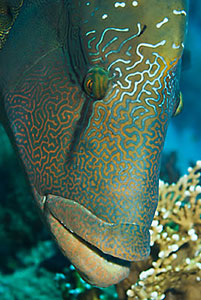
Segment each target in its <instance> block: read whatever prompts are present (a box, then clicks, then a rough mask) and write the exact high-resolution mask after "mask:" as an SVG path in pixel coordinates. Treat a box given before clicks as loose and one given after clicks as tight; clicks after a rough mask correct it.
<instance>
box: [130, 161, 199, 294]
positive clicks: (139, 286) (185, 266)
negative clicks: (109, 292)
mask: <svg viewBox="0 0 201 300" xmlns="http://www.w3.org/2000/svg"><path fill="white" fill-rule="evenodd" d="M200 171H201V161H198V162H197V163H196V166H195V167H194V168H189V169H188V175H184V176H183V177H181V178H180V179H179V181H178V182H177V183H176V184H171V185H168V184H167V183H164V182H163V181H160V185H159V190H160V192H159V204H158V208H157V211H156V214H155V217H154V220H153V222H152V226H151V229H150V233H151V245H152V246H153V250H154V251H155V252H156V253H155V258H154V259H152V266H151V268H149V269H147V270H145V271H142V272H141V273H140V274H139V279H138V281H137V282H136V283H135V284H133V285H132V286H131V288H130V289H128V290H127V296H128V299H129V300H133V299H136V300H137V299H144V300H145V299H157V300H159V299H168V297H167V291H168V290H170V289H172V290H175V291H179V292H182V293H183V294H185V293H186V295H187V294H188V297H187V298H185V299H195V300H196V299H201V288H199V287H200V286H201V226H200V225H201V186H200V181H201V174H200ZM196 286H197V287H196ZM189 287H191V288H194V287H196V289H195V290H196V291H197V294H194V295H193V298H191V296H190V293H189V289H188V288H189ZM196 297H197V298H196Z"/></svg>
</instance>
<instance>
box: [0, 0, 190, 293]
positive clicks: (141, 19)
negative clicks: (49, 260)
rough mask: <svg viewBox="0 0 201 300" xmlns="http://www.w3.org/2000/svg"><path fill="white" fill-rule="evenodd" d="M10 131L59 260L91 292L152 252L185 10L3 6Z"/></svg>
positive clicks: (93, 2) (73, 2)
mask: <svg viewBox="0 0 201 300" xmlns="http://www.w3.org/2000/svg"><path fill="white" fill-rule="evenodd" d="M0 5H1V6H2V7H1V8H0V42H1V44H0V45H1V50H0V92H1V117H2V122H3V124H4V126H5V128H6V130H7V132H8V135H9V137H10V138H11V141H12V143H13V144H14V147H15V148H16V151H17V152H18V153H19V157H20V159H21V161H22V163H23V166H24V170H25V172H26V174H27V177H28V180H29V183H30V185H31V187H32V190H33V194H34V197H35V199H36V202H37V204H38V206H39V207H40V210H41V212H42V214H43V216H44V218H45V219H46V221H47V224H48V225H49V228H50V230H51V232H52V233H53V235H54V237H55V239H56V240H57V242H58V244H59V246H60V248H61V250H62V252H63V253H64V254H65V255H66V256H67V257H68V258H69V259H70V260H71V262H72V263H73V264H74V266H75V267H76V269H77V270H78V271H79V272H80V274H81V275H82V276H83V278H85V279H86V280H87V281H88V282H89V283H91V284H94V285H97V286H103V287H105V286H109V285H111V284H115V283H117V282H119V281H121V280H122V279H123V278H125V277H126V276H127V275H128V273H129V264H130V262H131V261H138V260H143V259H144V258H146V257H147V256H148V255H149V253H150V235H149V227H150V225H151V222H152V219H153V216H154V213H155V210H156V207H157V201H158V180H159V170H160V160H161V152H162V149H163V145H164V140H165V135H166V131H167V126H168V123H169V121H170V119H171V117H172V115H174V114H175V112H177V107H178V106H180V104H179V102H180V100H181V97H180V89H179V77H180V65H181V56H182V52H183V48H184V40H185V31H186V24H187V17H188V16H187V15H188V3H187V0H176V1H175V0H149V1H147V0H138V1H130V0H127V1H119V2H117V1H112V0H107V1H106V0H89V1H84V0H80V1H79V0H69V1H68V0H63V1H62V0H35V1H34V0H24V1H23V0H5V1H3V2H2V4H0Z"/></svg>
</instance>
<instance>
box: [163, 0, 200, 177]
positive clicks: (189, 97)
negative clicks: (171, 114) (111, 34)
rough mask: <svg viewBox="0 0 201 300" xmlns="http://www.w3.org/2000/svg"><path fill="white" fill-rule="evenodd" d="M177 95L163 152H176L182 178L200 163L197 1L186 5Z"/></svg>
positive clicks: (198, 4) (198, 24) (198, 25)
mask: <svg viewBox="0 0 201 300" xmlns="http://www.w3.org/2000/svg"><path fill="white" fill-rule="evenodd" d="M185 49H186V51H187V52H189V55H190V59H186V61H185V59H184V68H183V71H182V73H181V84H180V86H181V92H182V94H183V101H184V107H183V110H182V112H181V114H180V115H179V116H177V117H175V118H173V119H172V121H171V124H170V126H169V128H168V133H167V138H166V142H165V148H164V152H167V151H168V152H169V151H176V152H177V157H178V168H179V169H180V171H181V173H182V174H184V173H185V172H186V169H187V168H188V166H189V165H190V164H193V163H195V162H196V161H197V160H201V1H199V0H192V1H190V16H189V26H188V34H187V38H186V46H185Z"/></svg>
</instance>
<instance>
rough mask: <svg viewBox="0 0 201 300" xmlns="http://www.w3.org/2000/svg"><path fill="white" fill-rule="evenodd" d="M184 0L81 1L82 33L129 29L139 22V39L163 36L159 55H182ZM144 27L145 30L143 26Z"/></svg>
mask: <svg viewBox="0 0 201 300" xmlns="http://www.w3.org/2000/svg"><path fill="white" fill-rule="evenodd" d="M187 2H188V1H187V0H178V1H175V0H168V1H164V0H152V1H147V0H137V1H133V0H127V1H111V0H109V1H96V0H89V1H87V0H86V1H80V2H79V8H80V11H82V15H81V16H80V17H81V23H82V25H81V28H82V31H83V34H87V35H90V32H93V31H96V34H97V35H99V34H101V33H102V32H103V31H104V30H107V28H113V27H115V28H119V29H124V30H128V31H130V32H131V33H132V32H136V31H137V26H139V25H140V28H141V33H142V32H143V34H142V35H141V36H139V41H140V40H141V41H142V40H143V41H144V42H146V43H152V44H153V43H158V42H160V41H162V40H164V43H165V46H166V47H162V52H164V53H161V55H163V54H164V55H166V56H167V57H169V58H170V60H172V59H174V57H178V56H180V55H181V53H182V50H183V43H184V39H185V30H184V28H185V26H186V22H187ZM145 29H146V30H145Z"/></svg>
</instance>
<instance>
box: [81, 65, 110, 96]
mask: <svg viewBox="0 0 201 300" xmlns="http://www.w3.org/2000/svg"><path fill="white" fill-rule="evenodd" d="M109 80H110V78H109V74H108V72H107V71H105V70H104V69H103V68H101V67H93V68H91V69H90V70H89V71H88V73H87V74H86V76H85V78H84V82H83V88H84V91H85V93H86V94H87V95H88V96H90V97H92V98H93V99H95V100H101V99H103V98H104V97H105V95H106V92H107V89H108V84H109Z"/></svg>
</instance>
